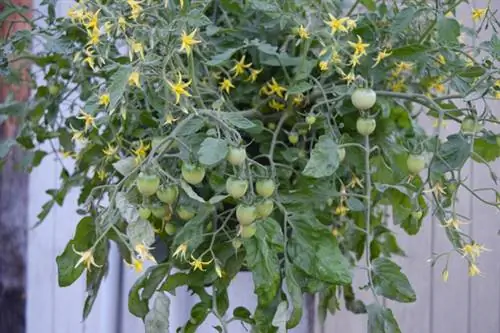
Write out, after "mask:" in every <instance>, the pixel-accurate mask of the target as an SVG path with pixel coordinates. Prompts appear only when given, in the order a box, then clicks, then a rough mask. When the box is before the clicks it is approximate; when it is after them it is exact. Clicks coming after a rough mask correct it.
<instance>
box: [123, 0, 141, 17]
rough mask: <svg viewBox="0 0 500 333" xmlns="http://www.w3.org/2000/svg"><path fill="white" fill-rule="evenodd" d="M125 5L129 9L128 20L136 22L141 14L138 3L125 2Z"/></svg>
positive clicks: (134, 1)
mask: <svg viewBox="0 0 500 333" xmlns="http://www.w3.org/2000/svg"><path fill="white" fill-rule="evenodd" d="M127 3H128V5H129V6H130V9H131V15H130V18H131V19H133V20H137V19H138V18H139V16H140V15H141V13H142V7H141V5H140V2H138V1H136V0H127Z"/></svg>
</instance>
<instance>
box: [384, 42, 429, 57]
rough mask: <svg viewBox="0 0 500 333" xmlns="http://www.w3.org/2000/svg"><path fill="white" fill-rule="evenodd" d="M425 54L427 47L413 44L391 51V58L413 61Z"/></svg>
mask: <svg viewBox="0 0 500 333" xmlns="http://www.w3.org/2000/svg"><path fill="white" fill-rule="evenodd" d="M425 52H427V47H425V46H422V45H419V44H414V45H407V46H402V47H398V48H395V49H393V50H392V57H394V58H397V59H400V60H413V59H416V58H418V57H419V56H420V55H422V54H424V53H425Z"/></svg>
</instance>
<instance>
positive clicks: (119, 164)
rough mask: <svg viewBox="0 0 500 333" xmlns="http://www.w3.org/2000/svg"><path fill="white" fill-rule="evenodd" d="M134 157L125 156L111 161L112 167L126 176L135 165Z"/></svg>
mask: <svg viewBox="0 0 500 333" xmlns="http://www.w3.org/2000/svg"><path fill="white" fill-rule="evenodd" d="M136 166H137V165H136V163H135V159H134V157H132V156H128V157H125V158H123V159H120V160H119V161H116V162H115V163H113V168H115V170H116V171H118V172H119V173H120V174H121V175H122V176H125V177H126V176H128V175H130V173H131V172H132V171H133V170H134V169H135V167H136Z"/></svg>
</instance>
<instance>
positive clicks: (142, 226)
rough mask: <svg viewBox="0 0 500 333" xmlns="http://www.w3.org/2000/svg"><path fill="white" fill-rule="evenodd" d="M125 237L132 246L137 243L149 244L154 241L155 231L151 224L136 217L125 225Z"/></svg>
mask: <svg viewBox="0 0 500 333" xmlns="http://www.w3.org/2000/svg"><path fill="white" fill-rule="evenodd" d="M127 237H128V238H129V239H130V244H131V245H132V246H133V247H134V246H136V245H137V244H144V245H146V246H150V245H151V244H153V243H154V242H155V232H154V230H153V226H152V225H151V223H149V222H148V221H146V220H143V219H138V220H137V221H135V222H132V223H129V225H128V226H127Z"/></svg>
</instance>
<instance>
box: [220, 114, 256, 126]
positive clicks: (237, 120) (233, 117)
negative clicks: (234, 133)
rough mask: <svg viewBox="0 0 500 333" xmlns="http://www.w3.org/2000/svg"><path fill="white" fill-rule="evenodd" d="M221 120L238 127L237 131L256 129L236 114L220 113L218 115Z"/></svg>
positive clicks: (250, 122) (252, 124)
mask: <svg viewBox="0 0 500 333" xmlns="http://www.w3.org/2000/svg"><path fill="white" fill-rule="evenodd" d="M220 115H221V117H222V119H224V120H225V121H227V122H229V123H230V124H231V125H233V126H235V127H238V128H239V129H243V130H246V129H250V128H253V127H256V126H255V124H254V123H253V122H252V121H250V120H248V119H247V118H245V117H243V116H242V115H241V114H239V113H236V112H221V113H220Z"/></svg>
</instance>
